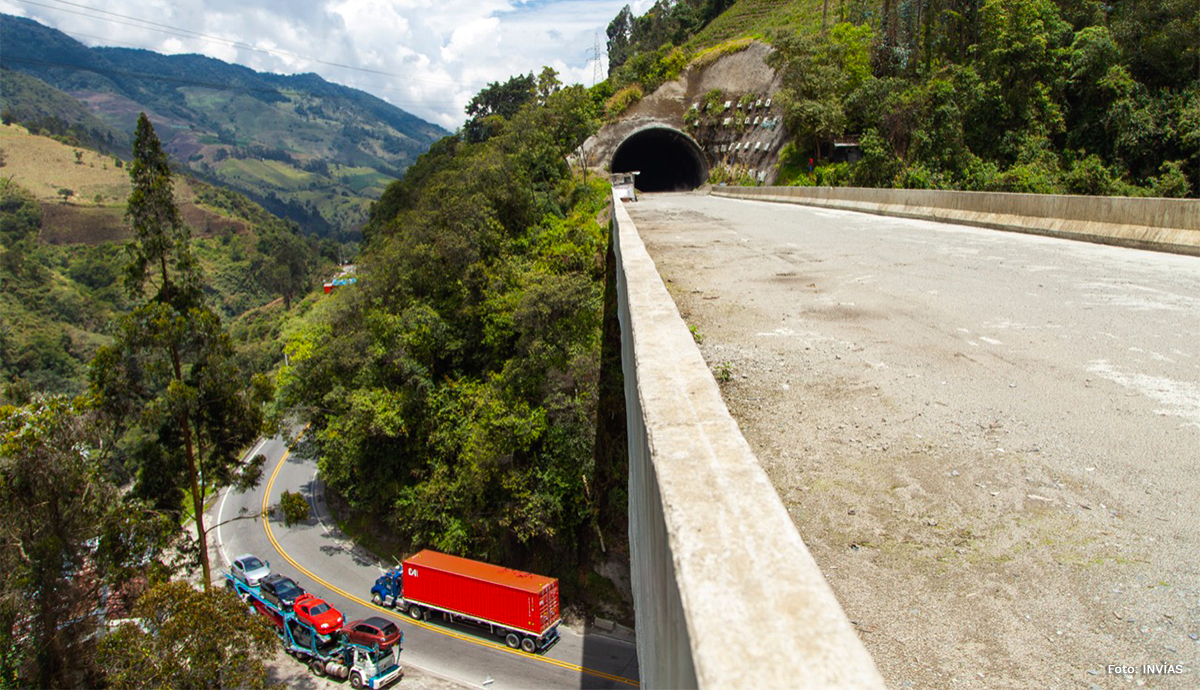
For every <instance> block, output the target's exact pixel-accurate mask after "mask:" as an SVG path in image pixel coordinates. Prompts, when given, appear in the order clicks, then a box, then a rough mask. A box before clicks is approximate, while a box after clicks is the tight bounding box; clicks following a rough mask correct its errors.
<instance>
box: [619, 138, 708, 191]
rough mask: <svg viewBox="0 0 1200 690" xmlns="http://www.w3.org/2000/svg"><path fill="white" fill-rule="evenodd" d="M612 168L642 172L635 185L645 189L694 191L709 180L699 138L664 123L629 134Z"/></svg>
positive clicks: (621, 170) (620, 170)
mask: <svg viewBox="0 0 1200 690" xmlns="http://www.w3.org/2000/svg"><path fill="white" fill-rule="evenodd" d="M609 170H611V171H612V172H614V173H618V172H633V171H635V170H636V171H639V172H640V173H641V174H640V175H638V176H637V183H636V186H637V188H638V190H639V191H642V192H681V191H691V190H693V189H695V188H697V187H699V186H700V185H702V184H704V182H705V180H707V179H708V164H707V163H706V162H705V160H704V152H703V151H701V150H700V146H699V145H698V144H696V141H695V140H694V139H692V138H691V137H690V136H688V135H686V134H684V133H683V132H680V131H679V130H677V129H674V128H671V127H665V126H659V127H648V128H646V129H642V130H639V131H637V132H634V133H633V134H630V135H629V136H628V137H626V138H625V140H624V141H622V142H621V145H620V146H618V147H617V150H616V152H615V153H614V154H613V157H612V163H611V164H609Z"/></svg>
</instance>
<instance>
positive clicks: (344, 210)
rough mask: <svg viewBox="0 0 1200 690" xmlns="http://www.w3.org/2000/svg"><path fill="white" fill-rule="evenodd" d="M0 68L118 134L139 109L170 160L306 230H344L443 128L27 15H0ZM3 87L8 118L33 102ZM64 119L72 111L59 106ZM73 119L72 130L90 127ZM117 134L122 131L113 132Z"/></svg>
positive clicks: (348, 92)
mask: <svg viewBox="0 0 1200 690" xmlns="http://www.w3.org/2000/svg"><path fill="white" fill-rule="evenodd" d="M0 42H2V43H3V46H4V50H3V51H2V52H0V65H2V66H3V67H4V68H6V69H9V70H14V71H19V72H23V73H25V74H28V75H31V76H34V77H37V78H38V79H40V80H42V81H43V82H45V83H46V84H48V85H50V86H52V87H54V88H56V89H58V90H60V91H62V92H65V93H66V94H68V95H70V96H71V97H73V98H75V99H78V100H79V101H81V102H82V103H84V104H85V105H86V107H87V110H88V111H90V112H91V113H92V114H93V115H95V116H96V117H97V118H99V120H102V121H103V122H104V123H106V124H107V125H108V126H109V127H111V128H112V129H113V130H115V131H116V132H121V133H124V134H123V135H118V136H117V137H116V138H114V140H113V141H112V142H107V140H106V138H105V137H101V139H102V140H104V141H105V143H107V144H108V145H110V146H112V147H113V149H114V151H115V152H117V153H122V152H125V153H124V155H127V152H128V145H129V139H128V136H129V134H128V133H129V132H131V131H133V125H134V123H135V121H136V120H137V116H138V113H139V112H142V111H145V112H146V113H147V114H148V115H149V116H150V118H151V120H152V121H153V122H154V123H155V124H156V127H157V129H158V130H159V132H160V133H161V138H162V141H163V145H164V146H165V147H166V150H167V151H168V153H169V154H170V155H171V156H172V158H173V159H174V160H176V161H178V162H180V163H183V164H185V165H187V166H188V167H189V168H191V170H192V171H193V172H194V173H195V174H196V175H198V176H200V177H202V178H204V179H208V180H210V181H213V182H215V183H218V184H222V185H226V186H229V187H231V188H233V189H236V190H238V191H240V192H242V193H244V194H246V195H247V196H249V197H250V198H251V199H253V200H255V201H257V202H258V203H260V204H262V205H263V206H264V207H265V208H267V209H268V210H269V211H272V212H273V213H275V214H277V215H280V216H282V217H286V218H289V219H291V220H294V221H296V222H297V223H299V224H300V225H301V227H302V228H304V229H305V230H306V231H308V232H313V233H317V234H321V235H326V236H338V237H347V236H349V234H350V232H351V231H352V230H356V229H357V228H358V227H359V226H360V225H361V224H362V222H363V221H364V220H365V218H366V210H367V208H368V206H369V205H370V202H371V200H372V199H373V198H376V197H378V196H379V194H380V193H381V192H382V191H383V189H384V188H385V187H386V186H387V184H388V183H389V182H390V181H391V180H394V179H397V178H399V177H400V176H402V175H403V173H404V170H405V168H406V167H408V165H409V164H411V163H412V162H413V161H414V160H415V159H416V157H417V156H419V155H420V154H421V153H422V152H424V151H425V150H426V149H428V148H429V145H430V144H432V143H433V142H434V141H436V140H438V139H439V138H441V137H442V136H444V135H445V134H446V132H445V131H444V130H443V129H441V128H440V127H437V126H436V125H432V124H430V123H428V122H424V121H423V120H421V119H419V118H417V117H416V116H414V115H411V114H409V113H406V112H404V111H403V110H400V109H399V108H396V107H394V106H392V105H389V104H388V103H386V102H384V101H382V100H380V99H378V98H375V97H374V96H371V95H369V94H366V93H364V92H362V91H358V90H356V89H351V88H347V87H344V86H339V85H337V84H331V83H329V82H327V81H325V80H324V79H322V78H321V77H319V76H317V75H315V74H303V75H296V76H281V75H275V74H264V73H259V72H255V71H253V70H250V69H247V68H245V67H241V66H237V65H231V64H228V63H225V62H221V61H220V60H215V59H212V58H207V57H202V56H199V55H173V56H166V55H160V54H158V53H153V52H150V51H145V50H133V49H125V48H88V47H87V46H84V45H83V44H82V43H80V42H78V41H76V40H75V39H73V38H71V37H69V36H67V35H66V34H64V33H62V32H60V31H57V30H54V29H50V28H47V27H45V26H42V25H40V24H38V23H37V22H34V21H31V20H28V19H22V18H17V17H12V16H8V15H0ZM31 95H32V94H30V93H28V92H27V91H24V90H23V91H20V92H9V90H8V88H7V81H6V88H5V94H4V98H5V102H4V104H3V107H4V108H6V109H7V110H9V111H11V112H12V113H13V114H14V115H15V116H16V119H17V120H18V121H21V122H27V120H25V119H24V118H23V117H22V116H21V113H24V112H29V111H31V110H36V109H38V107H39V106H38V105H37V102H34V103H30V102H29V100H28V98H29V96H31ZM58 117H59V118H61V119H63V120H67V121H68V122H67V124H69V125H75V124H81V123H77V122H75V121H74V120H75V117H76V115H75V114H73V113H72V112H71V111H70V110H69V109H66V110H63V111H62V112H60V113H59V115H58ZM93 128H94V127H92V126H91V125H87V124H84V125H83V129H93ZM122 137H123V138H122Z"/></svg>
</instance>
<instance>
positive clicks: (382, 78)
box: [0, 0, 653, 129]
mask: <svg viewBox="0 0 1200 690" xmlns="http://www.w3.org/2000/svg"><path fill="white" fill-rule="evenodd" d="M626 3H627V0H533V1H532V2H519V1H516V0H316V1H310V0H304V1H302V2H296V1H295V0H106V1H104V2H101V1H100V0H0V12H4V13H6V14H13V15H17V16H23V17H29V18H31V19H34V20H37V21H39V22H41V23H42V24H45V25H47V26H51V27H54V28H56V29H59V30H60V31H63V32H64V33H66V34H68V35H71V36H73V37H74V38H76V39H78V40H79V41H81V42H83V43H85V44H87V45H91V46H96V45H109V46H118V47H136V48H147V49H149V50H154V51H158V52H161V53H168V54H173V53H201V54H204V55H208V56H210V57H215V58H218V59H220V60H225V61H227V62H233V63H237V64H241V65H245V66H247V67H250V68H252V69H256V70H259V71H264V72H279V73H282V74H295V73H301V72H316V73H318V74H320V75H321V76H322V77H324V78H326V79H328V80H329V81H332V82H337V83H339V84H345V85H347V86H352V87H354V88H358V89H362V90H364V91H367V92H369V93H372V94H374V95H376V96H379V97H380V98H383V99H385V100H387V101H389V102H391V103H392V104H393V105H396V106H398V107H400V108H403V109H405V110H407V111H409V112H411V113H413V114H415V115H418V116H420V117H422V118H425V119H426V120H429V121H430V122H434V123H437V124H439V125H441V126H443V127H446V128H448V129H454V128H455V127H457V126H458V125H460V124H461V123H462V121H463V119H464V114H463V107H464V106H466V104H467V102H468V101H470V99H471V97H472V96H474V95H475V94H476V93H477V92H478V91H479V89H480V88H482V87H483V86H486V85H487V84H488V83H489V82H493V81H503V80H505V79H507V78H508V77H510V76H513V75H515V74H524V73H528V72H535V73H536V72H540V71H541V69H542V67H543V66H547V65H548V66H550V67H553V68H554V69H556V70H558V72H559V74H560V75H561V78H562V80H563V81H564V82H565V83H581V84H585V85H588V86H590V85H591V84H592V76H593V65H594V62H593V49H594V45H595V41H596V37H597V35H598V36H599V41H600V60H601V69H600V74H601V78H603V75H604V74H605V73H606V69H607V61H606V59H605V56H604V41H605V35H604V30H605V28H606V27H607V26H608V23H609V22H610V21H611V20H612V18H613V17H615V16H616V14H617V12H619V11H620V9H621V7H622V6H624V5H625V4H626ZM628 4H630V5H631V6H632V8H633V10H634V12H635V13H637V14H641V13H642V12H644V11H645V9H647V8H648V7H649V6H650V5H651V4H653V3H652V1H651V0H636V1H634V2H629V3H628ZM337 65H345V66H346V67H339V66H337Z"/></svg>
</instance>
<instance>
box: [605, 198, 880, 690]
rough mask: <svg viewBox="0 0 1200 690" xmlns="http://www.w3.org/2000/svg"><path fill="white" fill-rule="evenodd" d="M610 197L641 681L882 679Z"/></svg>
mask: <svg viewBox="0 0 1200 690" xmlns="http://www.w3.org/2000/svg"><path fill="white" fill-rule="evenodd" d="M613 206H614V214H613V249H614V253H615V256H616V276H617V296H618V315H619V318H620V322H621V362H622V370H623V372H624V375H625V402H626V414H627V423H628V432H629V521H630V525H629V541H630V550H631V562H632V566H631V569H632V576H633V591H634V608H635V615H636V622H637V645H638V663H639V673H640V675H641V679H642V683H643V685H644V686H645V687H648V688H685V687H700V688H722V689H724V688H783V687H865V688H882V687H884V683H883V679H882V678H881V677H880V675H879V672H878V671H877V670H876V668H875V664H874V662H873V661H872V659H871V657H870V655H869V654H868V653H867V651H866V649H865V648H864V647H863V645H862V642H861V641H860V640H859V639H858V637H857V635H856V634H855V632H854V629H853V628H852V626H851V625H850V622H849V621H848V620H847V618H846V615H845V613H844V612H843V611H842V608H841V606H840V604H838V602H837V599H836V598H835V597H834V595H833V591H832V590H831V589H830V587H829V585H828V583H827V582H826V581H825V578H824V576H823V575H822V574H821V572H820V570H819V569H818V567H817V565H816V563H815V562H814V561H813V559H812V556H811V555H810V554H809V552H808V549H807V547H805V545H804V542H803V541H802V540H801V538H800V535H799V533H798V532H797V531H796V528H795V525H794V524H793V522H792V519H791V517H790V516H789V515H788V513H787V511H786V509H785V508H784V506H783V503H782V502H781V501H780V499H779V496H778V494H777V493H776V491H775V489H774V487H773V486H772V485H771V483H770V480H769V479H768V478H767V475H766V473H765V472H764V471H763V469H762V467H761V466H760V465H759V463H758V460H757V458H755V456H754V453H753V451H751V449H750V446H749V445H748V444H747V443H746V440H745V438H743V437H742V433H741V431H740V430H739V429H738V426H737V424H736V423H735V422H734V420H733V418H732V417H731V416H730V414H729V411H728V409H726V407H725V404H724V402H723V401H722V399H721V394H720V391H719V389H718V388H717V384H716V381H715V380H714V379H713V377H712V374H711V373H710V372H709V370H708V366H707V365H706V364H705V362H704V359H703V358H702V357H701V355H700V352H699V350H698V349H697V348H696V345H695V342H694V341H693V340H692V335H691V333H690V332H689V331H688V328H687V326H686V325H685V324H684V322H683V319H682V318H681V317H680V315H679V312H678V310H677V309H676V307H675V303H674V302H673V301H672V299H671V296H670V295H669V294H668V293H667V289H666V286H665V285H664V284H663V282H662V279H661V278H660V277H659V275H658V270H657V268H656V267H655V265H654V262H653V261H652V260H651V258H650V256H649V254H647V253H646V248H645V245H644V244H643V243H642V240H641V238H640V237H639V236H638V232H637V228H636V227H635V226H634V224H633V221H632V220H631V219H630V217H629V214H628V213H627V212H626V210H625V207H624V205H623V204H622V202H621V201H620V200H618V199H616V198H615V197H614V199H613Z"/></svg>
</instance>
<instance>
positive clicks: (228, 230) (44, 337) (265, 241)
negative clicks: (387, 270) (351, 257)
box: [0, 125, 337, 400]
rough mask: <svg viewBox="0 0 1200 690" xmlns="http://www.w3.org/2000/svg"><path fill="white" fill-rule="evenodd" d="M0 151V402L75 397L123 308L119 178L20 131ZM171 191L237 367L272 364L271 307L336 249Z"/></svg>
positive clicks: (184, 181) (4, 135)
mask: <svg viewBox="0 0 1200 690" xmlns="http://www.w3.org/2000/svg"><path fill="white" fill-rule="evenodd" d="M0 150H2V151H3V157H2V162H0V400H3V399H8V400H15V399H21V397H22V396H23V395H25V394H26V393H28V392H33V391H37V392H41V393H52V392H66V393H77V392H79V391H81V390H82V388H83V386H84V385H85V376H86V365H87V363H88V362H89V361H90V360H91V358H92V356H93V355H94V354H95V352H96V350H97V348H99V347H100V346H101V345H103V344H105V343H106V342H108V341H109V339H110V335H111V333H110V330H109V329H110V328H111V326H112V324H113V322H114V321H115V319H116V316H117V315H118V314H120V313H121V312H123V311H124V310H125V309H126V308H127V307H128V303H127V295H126V293H125V291H124V288H123V285H122V272H123V270H124V265H125V263H126V262H127V261H128V258H127V256H126V253H125V250H124V244H125V242H126V241H128V240H129V231H128V228H127V226H126V223H125V219H124V215H125V202H126V198H127V196H128V194H129V189H130V185H129V175H128V172H127V170H126V168H125V166H124V165H123V164H122V165H121V167H118V166H117V163H118V161H117V160H115V159H114V158H112V157H111V156H106V155H101V154H98V153H96V152H94V151H90V150H87V149H83V148H78V147H74V146H68V145H66V144H64V143H62V142H61V141H58V140H55V139H52V138H49V137H46V136H36V135H33V134H31V133H29V132H28V130H26V129H25V128H24V127H21V126H18V125H9V126H0ZM62 190H66V191H69V192H71V194H69V195H64V194H62V193H61V192H62ZM175 191H176V202H177V204H178V206H179V208H180V212H181V214H182V216H183V218H184V219H185V222H186V223H187V224H188V225H189V226H190V227H191V228H192V234H193V237H194V238H195V239H194V241H193V248H194V250H195V253H196V257H197V259H198V260H199V263H200V266H201V269H202V271H203V273H204V275H205V277H206V279H207V282H208V285H209V299H210V300H212V302H213V304H214V305H215V306H216V308H217V310H218V312H219V313H220V314H222V316H224V317H225V318H226V319H227V320H229V321H230V323H231V324H232V328H233V331H234V333H235V335H239V336H240V338H239V340H240V345H239V347H240V352H241V356H242V357H243V358H244V361H245V363H246V364H247V365H249V366H250V367H251V368H253V369H257V370H260V371H265V370H267V369H268V368H270V367H271V366H273V365H274V363H275V362H276V360H278V359H279V358H281V356H282V346H281V345H280V344H279V343H278V341H277V339H276V338H275V337H273V334H276V333H277V331H278V329H279V328H280V326H281V324H282V322H283V320H284V318H285V317H286V316H287V313H286V309H285V304H284V302H285V300H283V299H279V298H280V297H281V296H283V295H284V294H285V292H286V293H288V298H289V299H291V298H296V299H299V298H302V297H303V296H304V294H305V293H306V292H307V291H308V290H309V289H310V288H312V287H314V286H316V285H317V284H318V279H319V277H320V276H321V275H325V274H328V273H329V272H330V271H331V270H332V265H333V262H332V257H336V255H337V247H336V245H333V244H332V243H329V242H326V245H325V246H324V247H322V246H321V245H320V243H318V242H317V241H316V240H315V239H306V238H304V237H302V236H300V235H299V234H298V232H297V229H296V228H295V227H294V225H293V226H289V224H288V223H286V222H284V221H281V220H279V219H278V218H275V217H274V216H271V215H270V214H269V213H267V212H266V211H265V210H263V209H262V208H261V207H259V206H257V205H256V204H254V203H253V202H251V201H249V200H247V199H246V198H245V197H242V196H241V195H238V194H236V193H234V192H230V191H228V190H224V189H221V188H217V187H213V186H211V185H208V184H205V183H203V182H200V181H198V180H194V179H188V178H183V177H180V178H177V179H176V184H175ZM322 248H323V249H324V253H325V255H324V256H322V254H321V250H322ZM281 267H283V268H284V269H285V272H286V275H284V276H280V274H279V269H280V268H281ZM284 278H286V279H287V280H284ZM293 278H294V279H295V280H294V281H292V280H291V279H293ZM14 386H15V387H14Z"/></svg>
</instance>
